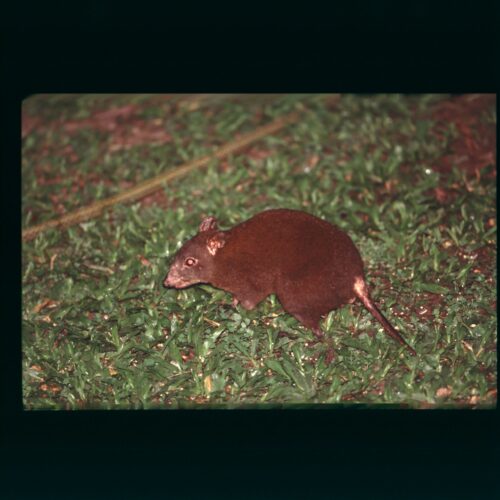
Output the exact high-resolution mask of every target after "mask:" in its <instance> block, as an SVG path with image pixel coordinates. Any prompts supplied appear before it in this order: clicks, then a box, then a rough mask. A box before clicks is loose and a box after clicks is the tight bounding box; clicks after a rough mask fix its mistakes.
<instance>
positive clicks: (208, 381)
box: [203, 375, 212, 393]
mask: <svg viewBox="0 0 500 500" xmlns="http://www.w3.org/2000/svg"><path fill="white" fill-rule="evenodd" d="M203 385H204V386H205V392H208V393H210V392H212V378H211V377H210V375H207V376H206V377H205V378H204V379H203Z"/></svg>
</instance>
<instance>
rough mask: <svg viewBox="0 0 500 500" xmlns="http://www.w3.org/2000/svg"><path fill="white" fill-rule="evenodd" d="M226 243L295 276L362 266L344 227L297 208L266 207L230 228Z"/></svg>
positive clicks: (339, 272) (359, 269) (358, 270)
mask: <svg viewBox="0 0 500 500" xmlns="http://www.w3.org/2000/svg"><path fill="white" fill-rule="evenodd" d="M229 247H230V248H231V252H233V253H237V254H240V255H245V256H247V257H248V258H250V259H251V260H255V261H258V262H260V263H262V265H263V266H265V267H266V269H267V270H268V271H270V270H272V269H274V270H279V273H280V275H281V276H283V277H286V278H292V279H294V280H300V279H301V278H302V277H305V276H308V275H309V276H311V275H316V274H318V272H320V273H325V272H326V273H327V274H328V275H329V276H330V277H331V276H332V275H345V274H347V273H349V274H352V273H362V269H363V264H362V262H361V257H360V256H359V253H358V251H357V250H356V248H355V246H354V244H353V243H352V241H351V239H350V238H349V237H348V236H347V235H346V234H345V233H344V232H343V231H341V230H340V229H338V228H337V227H336V226H333V225H332V224H330V223H329V222H326V221H324V220H322V219H319V218H318V217H315V216H313V215H310V214H307V213H305V212H300V211H297V210H288V209H276V210H267V211H265V212H261V213H259V214H257V215H256V216H254V217H252V218H251V219H249V220H247V221H245V222H242V223H241V224H239V225H237V226H235V227H234V228H233V229H232V230H231V244H230V245H228V248H229Z"/></svg>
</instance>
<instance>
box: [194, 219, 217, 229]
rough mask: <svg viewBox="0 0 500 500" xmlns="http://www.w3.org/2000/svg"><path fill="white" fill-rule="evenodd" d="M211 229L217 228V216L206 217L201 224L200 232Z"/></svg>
mask: <svg viewBox="0 0 500 500" xmlns="http://www.w3.org/2000/svg"><path fill="white" fill-rule="evenodd" d="M210 229H217V219H216V218H215V217H205V218H204V219H203V220H202V221H201V224H200V229H199V230H198V231H199V232H200V233H201V232H203V231H209V230H210Z"/></svg>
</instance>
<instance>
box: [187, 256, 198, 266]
mask: <svg viewBox="0 0 500 500" xmlns="http://www.w3.org/2000/svg"><path fill="white" fill-rule="evenodd" d="M184 264H186V266H188V267H191V266H194V265H195V264H196V259H193V257H188V258H187V259H186V260H185V261H184Z"/></svg>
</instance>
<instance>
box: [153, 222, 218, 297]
mask: <svg viewBox="0 0 500 500" xmlns="http://www.w3.org/2000/svg"><path fill="white" fill-rule="evenodd" d="M225 243H226V233H224V232H223V231H219V230H218V229H217V220H216V219H215V217H207V218H206V219H204V220H203V222H202V223H201V224H200V228H199V231H198V234H197V235H196V236H195V237H194V238H191V239H190V240H188V241H187V242H186V243H184V245H183V246H182V247H181V249H180V250H179V251H178V252H177V254H176V256H175V258H174V261H173V262H172V265H171V266H170V270H169V271H168V275H167V276H166V278H165V279H164V280H163V286H165V287H173V288H185V287H187V286H190V285H194V284H196V283H210V280H211V278H212V276H213V273H214V270H215V257H216V255H217V252H218V251H219V249H221V248H222V247H223V246H224V245H225Z"/></svg>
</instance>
